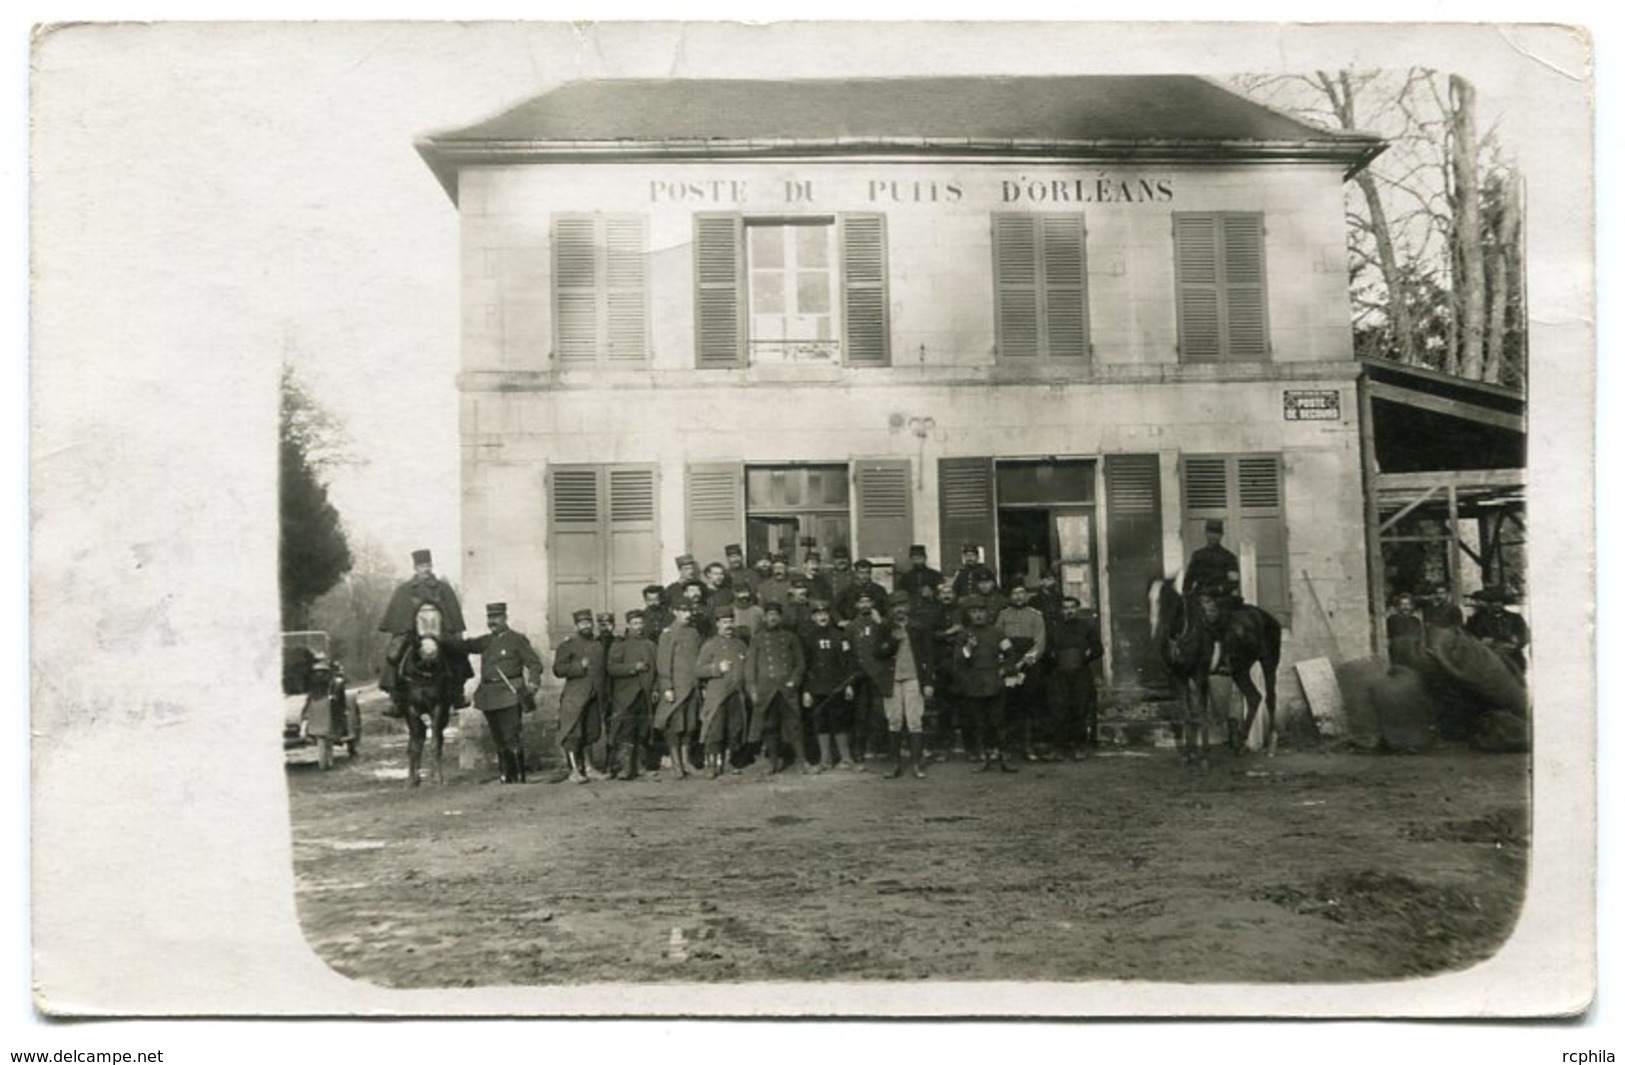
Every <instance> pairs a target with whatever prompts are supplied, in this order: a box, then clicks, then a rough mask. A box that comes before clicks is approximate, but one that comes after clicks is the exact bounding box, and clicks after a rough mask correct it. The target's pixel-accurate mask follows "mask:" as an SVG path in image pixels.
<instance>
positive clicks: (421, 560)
mask: <svg viewBox="0 0 1625 1065" xmlns="http://www.w3.org/2000/svg"><path fill="white" fill-rule="evenodd" d="M466 628H467V625H465V624H464V623H463V608H462V604H460V603H459V602H458V601H457V593H456V591H455V590H453V589H452V586H451V585H449V584H447V583H446V582H445V581H442V580H441V579H440V578H439V577H437V576H435V572H434V559H433V556H431V555H430V553H429V551H428V549H427V548H422V549H419V550H417V551H413V552H412V577H411V579H410V580H407V581H404V582H402V583H401V584H399V585H397V586H396V588H395V591H394V594H392V595H391V596H390V598H389V605H388V606H387V607H385V608H384V616H383V619H382V620H381V621H379V623H378V631H379V632H387V633H389V634H390V636H392V637H395V639H394V640H392V641H391V644H392V651H391V653H390V654H388V655H386V656H385V658H384V668H383V670H382V672H381V674H380V675H379V677H378V687H379V689H380V690H382V691H386V692H393V691H395V689H396V684H395V668H396V666H397V665H398V664H399V662H400V660H401V655H402V654H403V653H404V652H405V650H406V648H407V646H408V645H409V644H412V643H416V640H415V639H413V637H422V636H432V637H434V639H435V640H437V641H440V642H445V641H446V640H447V639H448V638H452V639H455V638H456V637H459V636H461V635H462V634H463V631H464V630H465V629H466ZM394 646H398V647H399V649H400V650H399V652H395V651H394V650H393V647H394ZM448 653H449V654H450V659H449V664H450V665H451V673H452V685H453V687H454V689H455V690H454V691H452V692H450V693H449V694H450V695H451V701H452V703H451V704H452V706H454V707H457V708H459V709H460V708H462V707H465V706H467V705H468V698H467V697H466V696H465V695H464V694H463V682H464V681H466V680H467V679H469V678H470V677H472V676H473V675H474V670H473V668H472V667H470V666H469V664H468V656H467V655H466V654H463V653H462V652H459V651H449V652H448ZM397 710H399V711H400V712H399V713H398V714H397V716H400V717H404V716H405V711H404V710H403V709H400V707H399V705H397Z"/></svg>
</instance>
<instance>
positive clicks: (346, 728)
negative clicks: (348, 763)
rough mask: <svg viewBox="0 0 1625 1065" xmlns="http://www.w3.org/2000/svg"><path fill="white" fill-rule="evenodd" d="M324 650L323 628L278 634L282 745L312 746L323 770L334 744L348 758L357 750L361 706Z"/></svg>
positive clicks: (287, 747) (289, 748)
mask: <svg viewBox="0 0 1625 1065" xmlns="http://www.w3.org/2000/svg"><path fill="white" fill-rule="evenodd" d="M328 650H329V641H328V637H327V633H325V632H317V631H306V632H285V633H283V634H282V697H283V714H282V749H283V751H284V752H288V751H297V750H303V749H304V748H307V747H315V748H316V756H317V761H318V762H320V764H321V767H322V768H323V769H327V768H329V767H330V766H332V764H333V748H334V747H335V746H336V745H339V744H342V745H343V746H344V748H345V750H346V751H348V752H349V755H350V757H351V758H354V757H355V756H356V753H357V752H358V751H360V750H361V707H360V705H359V704H358V703H357V702H356V699H355V696H353V695H351V694H350V693H349V692H347V691H346V690H345V687H344V666H343V665H342V664H341V663H339V662H336V661H334V660H333V659H332V656H331V655H330V654H329V653H328Z"/></svg>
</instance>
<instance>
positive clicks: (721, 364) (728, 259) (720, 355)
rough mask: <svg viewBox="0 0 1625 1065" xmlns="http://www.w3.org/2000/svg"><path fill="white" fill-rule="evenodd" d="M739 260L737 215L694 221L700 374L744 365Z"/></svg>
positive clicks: (741, 264) (741, 235)
mask: <svg viewBox="0 0 1625 1065" xmlns="http://www.w3.org/2000/svg"><path fill="white" fill-rule="evenodd" d="M744 254H745V231H744V219H742V218H741V217H740V216H739V215H736V214H697V215H695V216H694V323H695V326H694V328H695V349H694V350H695V353H696V359H697V362H698V365H699V367H700V369H702V370H708V369H718V368H727V367H733V366H743V365H745V298H744V292H743V288H744V284H743V279H744V270H745V267H744ZM696 557H697V556H696Z"/></svg>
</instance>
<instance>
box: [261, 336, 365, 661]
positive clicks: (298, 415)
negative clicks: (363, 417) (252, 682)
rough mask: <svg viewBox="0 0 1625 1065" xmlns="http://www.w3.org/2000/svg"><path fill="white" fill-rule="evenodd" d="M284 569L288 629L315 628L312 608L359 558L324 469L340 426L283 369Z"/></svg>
mask: <svg viewBox="0 0 1625 1065" xmlns="http://www.w3.org/2000/svg"><path fill="white" fill-rule="evenodd" d="M281 423H282V432H281V440H280V448H281V465H280V469H279V471H278V489H279V496H280V503H281V506H280V510H281V523H282V529H281V550H280V567H281V574H280V576H281V580H282V627H283V629H285V630H292V629H303V628H307V627H308V626H309V618H310V607H311V604H312V603H314V602H315V601H316V599H317V598H318V597H320V596H321V595H322V593H324V592H326V591H327V590H328V589H329V588H332V587H333V586H334V585H335V584H337V583H338V582H339V580H340V579H341V578H343V576H344V575H345V574H346V573H348V572H349V571H350V566H351V564H352V562H353V559H352V558H351V555H350V545H349V542H348V540H347V539H346V537H345V535H344V524H343V522H342V521H341V520H340V518H339V512H338V510H337V509H335V508H334V506H333V504H332V503H331V502H329V501H328V498H327V485H326V483H325V482H324V481H323V480H322V478H321V469H322V468H323V466H325V465H326V464H328V463H330V462H331V461H333V453H334V448H335V447H336V444H337V435H338V432H337V424H336V423H335V422H334V421H333V419H332V416H331V415H329V414H328V413H327V412H326V411H325V410H323V409H322V408H321V407H320V406H319V405H318V404H317V403H316V401H315V400H314V399H312V398H311V396H310V394H309V393H308V392H307V391H306V390H305V388H304V386H303V385H302V384H301V383H300V382H299V380H298V378H297V377H296V376H295V374H294V372H293V369H292V367H289V366H286V365H284V366H283V368H282V419H281Z"/></svg>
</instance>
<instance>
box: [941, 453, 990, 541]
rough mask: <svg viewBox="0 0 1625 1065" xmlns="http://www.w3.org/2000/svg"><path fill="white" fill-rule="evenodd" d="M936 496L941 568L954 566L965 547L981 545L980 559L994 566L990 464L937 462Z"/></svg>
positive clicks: (968, 460)
mask: <svg viewBox="0 0 1625 1065" xmlns="http://www.w3.org/2000/svg"><path fill="white" fill-rule="evenodd" d="M937 496H938V509H937V513H938V515H939V520H940V522H941V532H942V559H943V565H944V566H949V565H951V564H957V560H958V558H959V551H960V548H962V547H963V546H964V545H966V544H980V545H981V546H982V548H983V557H984V558H985V559H986V560H987V561H988V562H990V563H991V562H994V561H995V559H996V555H995V552H994V543H993V541H994V539H995V535H996V527H995V523H994V513H993V460H992V459H991V458H956V459H938V460H937Z"/></svg>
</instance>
